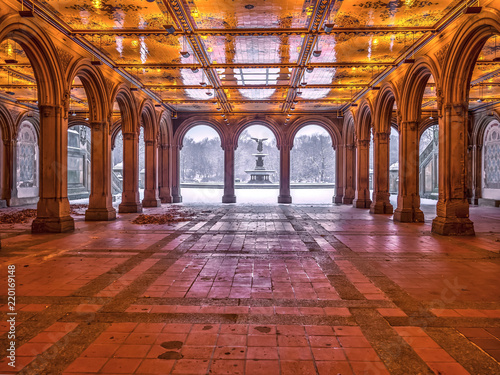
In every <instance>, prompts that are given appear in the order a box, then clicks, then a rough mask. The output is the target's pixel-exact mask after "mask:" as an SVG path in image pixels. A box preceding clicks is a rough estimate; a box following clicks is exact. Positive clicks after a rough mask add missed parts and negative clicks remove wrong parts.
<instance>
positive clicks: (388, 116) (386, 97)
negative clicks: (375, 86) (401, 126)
mask: <svg viewBox="0 0 500 375" xmlns="http://www.w3.org/2000/svg"><path fill="white" fill-rule="evenodd" d="M394 103H399V99H398V94H397V90H396V87H395V86H394V85H393V84H392V82H385V83H384V84H382V86H381V87H380V91H379V93H378V95H377V98H376V101H375V113H374V119H375V123H374V127H375V131H376V132H381V133H389V132H390V131H391V126H392V122H393V116H392V112H393V108H394Z"/></svg>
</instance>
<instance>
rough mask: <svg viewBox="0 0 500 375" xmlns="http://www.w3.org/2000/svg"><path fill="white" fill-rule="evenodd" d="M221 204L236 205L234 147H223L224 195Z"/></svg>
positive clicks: (227, 145)
mask: <svg viewBox="0 0 500 375" xmlns="http://www.w3.org/2000/svg"><path fill="white" fill-rule="evenodd" d="M222 203H236V195H235V194H234V146H233V145H232V144H226V145H225V147H224V195H223V196H222Z"/></svg>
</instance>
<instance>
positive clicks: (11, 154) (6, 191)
mask: <svg viewBox="0 0 500 375" xmlns="http://www.w3.org/2000/svg"><path fill="white" fill-rule="evenodd" d="M16 146H17V142H16V140H3V147H2V154H3V155H2V164H1V167H2V171H1V173H2V191H1V194H2V195H1V197H0V198H1V200H2V201H4V204H7V203H9V202H10V200H11V198H12V197H16V196H17V187H16V184H15V181H16V179H15V174H16V149H17V147H16ZM0 207H1V204H0ZM4 207H5V205H4Z"/></svg>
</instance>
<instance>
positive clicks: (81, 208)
mask: <svg viewBox="0 0 500 375" xmlns="http://www.w3.org/2000/svg"><path fill="white" fill-rule="evenodd" d="M70 208H71V215H85V211H86V210H87V208H89V205H88V204H71V205H70Z"/></svg>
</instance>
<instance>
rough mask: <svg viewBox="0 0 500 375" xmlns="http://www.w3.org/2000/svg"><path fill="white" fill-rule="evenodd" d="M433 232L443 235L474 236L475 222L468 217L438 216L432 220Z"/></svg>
mask: <svg viewBox="0 0 500 375" xmlns="http://www.w3.org/2000/svg"><path fill="white" fill-rule="evenodd" d="M432 233H437V234H440V235H442V236H474V235H475V232H474V223H473V222H472V221H471V220H470V219H469V218H466V217H453V218H448V217H439V216H438V217H436V218H435V219H434V220H433V221H432Z"/></svg>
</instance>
